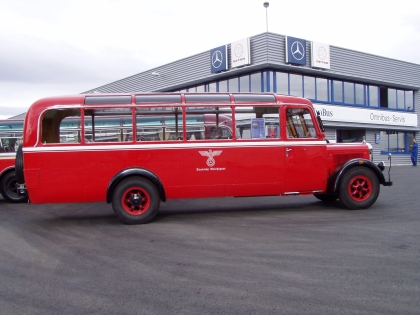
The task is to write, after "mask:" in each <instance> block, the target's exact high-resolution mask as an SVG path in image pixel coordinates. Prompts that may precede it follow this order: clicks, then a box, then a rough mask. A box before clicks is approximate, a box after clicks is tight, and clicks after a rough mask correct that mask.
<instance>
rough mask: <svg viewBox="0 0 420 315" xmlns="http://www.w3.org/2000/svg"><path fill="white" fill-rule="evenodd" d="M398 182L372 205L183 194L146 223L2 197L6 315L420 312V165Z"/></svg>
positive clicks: (88, 207) (0, 270) (106, 208)
mask: <svg viewBox="0 0 420 315" xmlns="http://www.w3.org/2000/svg"><path fill="white" fill-rule="evenodd" d="M391 179H392V180H393V181H394V185H393V186H392V187H383V186H381V193H380V196H379V198H378V200H377V202H376V203H375V204H374V205H373V206H372V207H371V208H370V209H367V210H358V211H354V210H346V209H345V208H344V207H343V206H341V204H340V203H339V202H334V203H332V204H324V203H323V202H321V201H319V200H317V199H316V198H315V197H313V196H305V197H304V196H302V197H296V196H294V197H258V198H217V199H191V200H187V199H181V200H170V201H168V202H166V203H162V204H161V210H160V211H159V213H158V215H157V217H156V218H155V219H154V220H153V221H152V222H150V223H148V224H146V225H137V226H129V225H124V224H122V223H121V222H120V221H119V220H118V219H117V218H116V217H115V216H114V214H113V211H112V208H111V205H109V204H106V203H92V204H89V203H86V204H53V205H32V204H10V203H7V202H6V201H4V200H3V199H0V283H1V285H0V314H43V315H45V314H83V315H85V314H323V315H325V314H369V315H371V314H393V315H395V314H419V313H420V209H419V208H420V207H419V205H418V204H419V202H420V189H419V187H420V167H411V166H393V167H392V170H391Z"/></svg>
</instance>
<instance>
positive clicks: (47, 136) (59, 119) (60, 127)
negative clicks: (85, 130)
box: [41, 109, 80, 144]
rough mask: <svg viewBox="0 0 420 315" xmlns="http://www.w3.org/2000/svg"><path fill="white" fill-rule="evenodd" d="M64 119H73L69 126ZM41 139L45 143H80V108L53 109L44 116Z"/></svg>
mask: <svg viewBox="0 0 420 315" xmlns="http://www.w3.org/2000/svg"><path fill="white" fill-rule="evenodd" d="M64 121H72V122H73V124H72V126H67V125H66V124H65V123H64ZM41 141H42V143H43V144H45V143H74V142H78V143H80V110H79V109H52V110H49V111H47V112H46V113H45V114H44V115H43V117H42V125H41Z"/></svg>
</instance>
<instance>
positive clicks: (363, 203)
mask: <svg viewBox="0 0 420 315" xmlns="http://www.w3.org/2000/svg"><path fill="white" fill-rule="evenodd" d="M379 191H380V186H379V180H378V177H377V176H376V175H375V173H374V172H373V171H372V170H370V169H368V168H367V167H363V166H357V167H353V168H351V169H350V170H348V171H347V172H346V173H345V174H344V176H343V177H342V178H341V181H340V195H339V198H340V201H341V202H342V203H343V205H344V206H346V207H347V208H349V209H352V210H358V209H366V208H369V207H370V206H371V205H373V204H374V203H375V201H376V199H378V196H379Z"/></svg>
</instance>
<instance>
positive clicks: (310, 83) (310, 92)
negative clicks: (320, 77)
mask: <svg viewBox="0 0 420 315" xmlns="http://www.w3.org/2000/svg"><path fill="white" fill-rule="evenodd" d="M303 88H304V94H303V96H304V97H306V98H310V99H315V78H314V77H308V76H306V75H305V76H304V77H303Z"/></svg>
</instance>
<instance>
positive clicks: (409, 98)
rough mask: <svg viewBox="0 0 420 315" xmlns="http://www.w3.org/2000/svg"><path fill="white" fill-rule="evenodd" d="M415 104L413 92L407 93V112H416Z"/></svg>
mask: <svg viewBox="0 0 420 315" xmlns="http://www.w3.org/2000/svg"><path fill="white" fill-rule="evenodd" d="M413 102H414V100H413V91H405V108H406V109H407V110H414V106H413Z"/></svg>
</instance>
